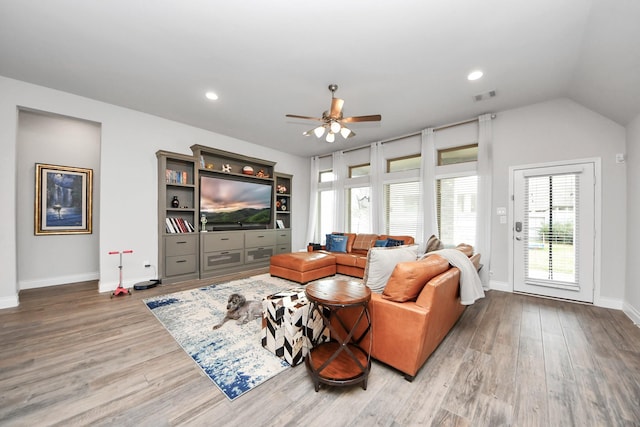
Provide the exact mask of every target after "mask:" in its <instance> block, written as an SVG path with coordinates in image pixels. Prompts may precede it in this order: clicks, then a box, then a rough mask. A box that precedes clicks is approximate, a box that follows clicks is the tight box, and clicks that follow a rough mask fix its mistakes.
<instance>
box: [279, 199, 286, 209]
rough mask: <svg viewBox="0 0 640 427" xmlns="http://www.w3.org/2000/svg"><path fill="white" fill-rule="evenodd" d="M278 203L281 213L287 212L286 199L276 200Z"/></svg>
mask: <svg viewBox="0 0 640 427" xmlns="http://www.w3.org/2000/svg"><path fill="white" fill-rule="evenodd" d="M278 203H279V206H280V210H281V211H286V210H287V199H285V198H282V199H280V200H278Z"/></svg>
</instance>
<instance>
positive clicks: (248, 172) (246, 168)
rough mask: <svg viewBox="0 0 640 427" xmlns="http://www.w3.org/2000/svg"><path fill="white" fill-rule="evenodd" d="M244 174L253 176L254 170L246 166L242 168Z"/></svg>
mask: <svg viewBox="0 0 640 427" xmlns="http://www.w3.org/2000/svg"><path fill="white" fill-rule="evenodd" d="M242 173H243V174H245V175H251V176H253V168H252V167H251V166H245V167H243V168H242Z"/></svg>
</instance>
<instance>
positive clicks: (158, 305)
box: [143, 274, 297, 400]
mask: <svg viewBox="0 0 640 427" xmlns="http://www.w3.org/2000/svg"><path fill="white" fill-rule="evenodd" d="M296 285H297V284H296V283H293V282H289V281H287V280H283V279H278V278H275V277H271V276H270V275H269V274H261V275H259V276H254V277H250V278H248V279H242V280H234V281H232V282H225V283H219V284H214V285H210V286H206V287H202V288H198V289H191V290H188V291H182V292H176V293H173V294H169V295H162V296H158V297H153V298H147V299H145V300H143V302H144V303H145V304H146V305H147V307H148V308H149V309H150V310H151V312H152V313H153V314H154V315H155V316H156V317H157V318H158V320H159V321H160V322H161V323H162V325H164V327H165V328H166V329H167V330H168V331H169V333H170V334H171V335H172V336H173V338H174V339H175V340H176V341H177V342H178V344H180V346H181V347H182V348H183V349H184V351H186V352H187V354H188V355H189V356H191V358H192V359H193V360H194V361H195V362H196V363H197V364H198V366H200V368H201V369H202V370H203V371H204V373H205V374H207V375H208V376H209V378H211V380H212V381H213V382H214V383H215V384H216V385H217V386H218V388H219V389H220V390H221V391H222V392H223V393H224V394H225V395H226V396H227V398H228V399H229V400H234V399H235V398H237V397H239V396H241V395H242V394H244V393H246V392H247V391H249V390H251V389H252V388H254V387H256V386H258V385H260V384H262V383H263V382H265V381H267V380H268V379H269V378H272V377H274V376H275V375H277V374H279V373H280V372H283V371H285V370H286V369H287V368H288V367H289V364H287V363H286V362H285V361H284V360H282V359H280V358H278V357H277V356H276V355H274V354H273V353H271V352H269V351H268V350H266V349H265V348H263V347H262V344H261V339H260V331H261V327H262V326H261V325H262V324H261V320H260V319H257V320H253V321H250V322H249V323H247V324H244V325H238V324H236V321H235V320H229V321H227V322H226V323H225V324H224V326H222V327H221V328H220V329H217V330H213V329H212V327H213V325H215V324H217V323H219V322H220V321H221V320H222V319H223V318H224V316H225V314H226V311H227V298H228V297H229V295H230V294H232V293H240V294H243V295H244V296H245V297H246V298H247V300H250V299H256V300H262V298H264V297H266V296H267V295H271V294H274V293H276V292H279V291H282V290H286V289H290V288H294V287H296Z"/></svg>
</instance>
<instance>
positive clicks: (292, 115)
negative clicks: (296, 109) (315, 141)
mask: <svg viewBox="0 0 640 427" xmlns="http://www.w3.org/2000/svg"><path fill="white" fill-rule="evenodd" d="M285 117H291V118H293V119H305V120H318V121H323V120H322V119H321V118H319V117H309V116H298V115H297V114H287V115H286V116H285Z"/></svg>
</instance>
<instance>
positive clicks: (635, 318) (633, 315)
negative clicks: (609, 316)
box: [622, 302, 640, 327]
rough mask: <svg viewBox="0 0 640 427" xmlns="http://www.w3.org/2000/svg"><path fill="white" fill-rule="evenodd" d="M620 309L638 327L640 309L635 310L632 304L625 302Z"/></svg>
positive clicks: (639, 323)
mask: <svg viewBox="0 0 640 427" xmlns="http://www.w3.org/2000/svg"><path fill="white" fill-rule="evenodd" d="M622 311H623V312H624V314H626V315H627V317H629V319H631V321H632V322H633V323H635V325H636V326H638V327H640V310H637V309H636V308H635V307H634V306H632V305H631V304H629V303H628V302H625V303H624V304H623V306H622Z"/></svg>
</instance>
